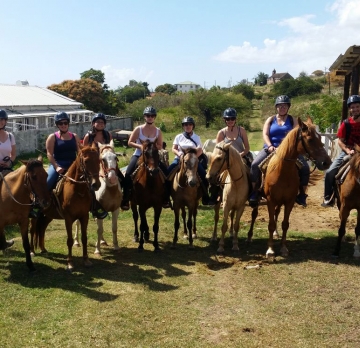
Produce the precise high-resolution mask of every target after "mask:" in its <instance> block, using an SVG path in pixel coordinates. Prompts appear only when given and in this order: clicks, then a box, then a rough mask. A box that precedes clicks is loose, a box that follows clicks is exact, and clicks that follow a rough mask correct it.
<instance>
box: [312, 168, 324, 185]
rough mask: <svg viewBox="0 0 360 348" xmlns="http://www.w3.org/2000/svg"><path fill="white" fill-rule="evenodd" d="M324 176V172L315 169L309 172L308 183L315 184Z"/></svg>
mask: <svg viewBox="0 0 360 348" xmlns="http://www.w3.org/2000/svg"><path fill="white" fill-rule="evenodd" d="M323 177H324V173H323V172H321V171H320V170H318V169H316V170H314V171H312V172H311V173H310V178H309V185H316V184H317V182H318V181H319V180H321V179H322V178H323Z"/></svg>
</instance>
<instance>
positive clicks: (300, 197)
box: [295, 193, 308, 207]
mask: <svg viewBox="0 0 360 348" xmlns="http://www.w3.org/2000/svg"><path fill="white" fill-rule="evenodd" d="M307 196H308V195H307V194H305V193H299V194H298V195H297V196H296V199H295V202H296V203H297V204H299V205H302V206H303V207H306V206H307V204H306V198H307Z"/></svg>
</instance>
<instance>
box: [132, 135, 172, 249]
mask: <svg viewBox="0 0 360 348" xmlns="http://www.w3.org/2000/svg"><path fill="white" fill-rule="evenodd" d="M162 174H163V173H162V172H161V169H160V168H159V151H158V149H157V147H156V140H155V141H154V142H150V141H149V140H146V141H145V142H144V143H143V144H142V155H141V156H140V157H139V161H138V167H137V169H136V171H135V172H134V180H133V182H134V184H133V192H132V195H131V200H130V201H131V210H132V213H133V219H134V225H135V233H134V239H135V241H139V246H138V249H139V251H141V250H143V249H144V240H149V226H148V223H147V220H146V211H147V210H148V209H149V208H151V207H153V208H154V226H153V232H154V242H153V246H154V248H155V251H157V250H160V248H159V243H158V232H159V220H160V214H161V211H162V203H163V196H164V185H165V177H164V175H162ZM137 206H139V213H138V211H137ZM139 215H140V240H139V231H138V218H139Z"/></svg>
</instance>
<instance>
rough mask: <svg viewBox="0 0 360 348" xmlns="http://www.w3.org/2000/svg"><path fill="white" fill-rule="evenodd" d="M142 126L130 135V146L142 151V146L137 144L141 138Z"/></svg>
mask: <svg viewBox="0 0 360 348" xmlns="http://www.w3.org/2000/svg"><path fill="white" fill-rule="evenodd" d="M139 127H140V126H138V127H136V128H135V129H134V130H133V132H132V133H131V135H130V138H129V141H128V145H129V146H131V147H134V148H135V149H142V146H141V144H137V143H136V140H137V139H138V138H139V135H140V128H139Z"/></svg>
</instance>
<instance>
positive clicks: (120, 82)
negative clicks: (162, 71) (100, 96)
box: [101, 65, 154, 89]
mask: <svg viewBox="0 0 360 348" xmlns="http://www.w3.org/2000/svg"><path fill="white" fill-rule="evenodd" d="M101 71H102V72H103V73H104V74H105V82H106V84H107V85H108V86H110V87H111V88H112V89H116V88H117V87H119V86H122V87H123V86H125V85H128V84H129V81H130V80H136V81H142V82H144V81H148V80H149V78H150V77H151V76H152V75H153V73H154V72H153V70H148V69H146V68H145V67H141V68H140V69H138V70H136V69H134V68H122V69H116V68H114V67H112V66H111V65H106V66H103V67H102V68H101Z"/></svg>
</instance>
